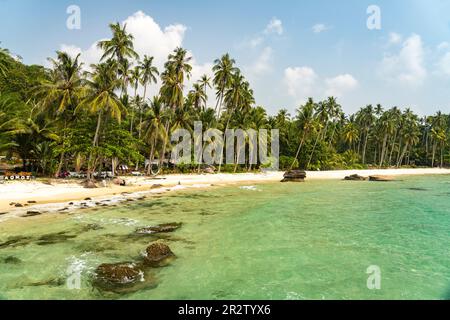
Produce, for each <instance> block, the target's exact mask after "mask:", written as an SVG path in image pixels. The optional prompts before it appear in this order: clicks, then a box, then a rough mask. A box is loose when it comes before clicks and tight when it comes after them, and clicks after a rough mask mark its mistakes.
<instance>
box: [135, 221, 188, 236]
mask: <svg viewBox="0 0 450 320" xmlns="http://www.w3.org/2000/svg"><path fill="white" fill-rule="evenodd" d="M179 228H181V223H176V222H173V223H164V224H159V225H157V226H152V227H145V228H140V229H138V230H136V233H138V234H153V233H166V232H174V231H175V230H177V229H179Z"/></svg>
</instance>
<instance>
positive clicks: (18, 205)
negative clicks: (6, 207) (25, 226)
mask: <svg viewBox="0 0 450 320" xmlns="http://www.w3.org/2000/svg"><path fill="white" fill-rule="evenodd" d="M14 207H16V208H22V207H23V204H21V203H16V204H14Z"/></svg>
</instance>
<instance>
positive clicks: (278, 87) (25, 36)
mask: <svg viewBox="0 0 450 320" xmlns="http://www.w3.org/2000/svg"><path fill="white" fill-rule="evenodd" d="M69 5H78V6H79V7H80V9H81V29H80V30H69V29H68V28H67V27H66V20H67V18H68V14H67V13H66V9H67V7H68V6H69ZM369 5H377V6H379V8H380V10H381V29H380V30H369V29H368V28H367V26H366V21H367V19H368V17H369V15H368V14H367V13H366V10H367V8H368V6H369ZM448 12H450V2H449V1H444V0H431V1H430V0H428V1H425V0H395V1H392V0H391V1H375V0H372V1H365V0H345V1H344V0H341V1H337V0H319V1H299V0H297V1H294V0H283V1H275V0H245V1H242V0H241V1H238V0H228V1H213V0H209V1H205V0H196V1H181V0H172V1H159V0H151V1H150V0H128V1H114V0H109V1H106V0H97V1H81V0H78V1H77V0H71V1H65V0H58V1H55V0H0V41H1V42H2V43H1V46H3V47H7V48H8V49H10V50H11V52H13V53H14V54H17V55H20V56H21V57H23V60H24V62H25V63H30V64H31V63H38V64H44V63H46V58H47V57H49V56H52V55H53V54H54V51H55V50H60V49H65V50H67V51H69V52H71V53H73V54H75V53H78V52H81V53H82V57H83V60H84V61H85V63H86V64H88V63H93V62H95V59H96V57H98V52H96V50H95V46H94V44H95V42H96V41H98V40H100V39H103V38H106V37H109V36H110V32H109V29H108V24H109V23H110V22H115V21H119V22H124V21H127V25H128V26H129V28H130V29H132V30H133V32H135V33H136V35H135V37H136V39H137V42H138V43H137V44H136V45H137V47H138V49H139V50H138V51H139V53H142V54H143V53H147V54H152V55H155V60H156V61H157V63H158V64H159V65H162V63H163V62H164V59H165V57H166V56H167V53H168V52H169V51H170V50H171V49H173V48H172V47H173V46H176V45H182V46H183V47H185V48H186V49H188V50H189V51H190V52H191V53H192V55H193V57H194V59H195V63H194V72H193V77H194V78H195V77H199V76H200V75H201V74H202V73H205V72H208V70H209V69H210V66H211V63H212V61H213V60H214V59H215V58H217V57H219V56H220V55H222V54H223V53H225V52H229V53H230V54H231V55H232V56H233V57H234V58H235V60H236V61H237V64H238V66H239V67H240V68H241V69H242V70H243V72H244V74H245V75H246V76H247V78H248V79H249V80H250V82H251V84H252V87H253V88H254V90H255V96H256V101H257V103H258V104H260V105H263V106H265V107H266V108H267V109H268V110H269V111H270V113H274V112H276V110H278V109H280V108H287V109H288V110H290V111H291V112H292V113H293V111H294V110H295V108H296V107H298V106H299V105H300V104H301V103H302V101H304V99H305V98H306V97H308V96H313V97H314V98H316V99H322V98H325V97H326V96H327V95H329V94H333V95H336V96H338V98H339V101H340V102H341V104H342V106H343V108H344V110H345V111H346V112H354V111H355V110H357V109H358V108H359V107H362V106H365V105H366V104H376V103H381V104H383V105H384V106H386V107H391V106H399V107H411V108H412V109H413V110H415V111H416V112H419V113H420V114H430V113H434V112H435V111H437V110H442V111H444V112H449V111H450V106H449V103H450V90H449V88H450V15H449V14H448ZM90 48H91V49H90ZM156 90H157V88H154V90H153V92H156ZM209 94H210V96H211V97H213V96H214V94H213V92H210V93H209Z"/></svg>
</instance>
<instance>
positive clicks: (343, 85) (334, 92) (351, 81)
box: [325, 74, 358, 98]
mask: <svg viewBox="0 0 450 320" xmlns="http://www.w3.org/2000/svg"><path fill="white" fill-rule="evenodd" d="M325 84H326V86H327V89H326V91H325V94H326V95H327V96H334V97H338V98H339V97H341V96H342V95H343V94H344V93H346V92H348V91H351V90H353V89H355V88H356V87H358V81H357V80H356V79H355V78H354V77H353V76H352V75H351V74H342V75H338V76H336V77H334V78H327V79H325Z"/></svg>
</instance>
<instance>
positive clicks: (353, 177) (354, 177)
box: [344, 174, 368, 181]
mask: <svg viewBox="0 0 450 320" xmlns="http://www.w3.org/2000/svg"><path fill="white" fill-rule="evenodd" d="M367 179H368V178H367V177H363V176H360V175H358V174H352V175H351V176H347V177H345V178H344V180H347V181H366V180H367Z"/></svg>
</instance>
